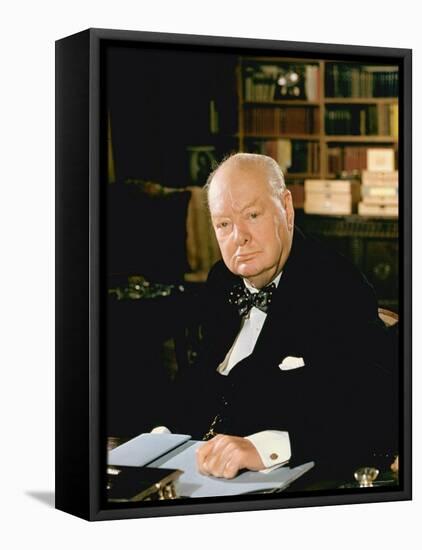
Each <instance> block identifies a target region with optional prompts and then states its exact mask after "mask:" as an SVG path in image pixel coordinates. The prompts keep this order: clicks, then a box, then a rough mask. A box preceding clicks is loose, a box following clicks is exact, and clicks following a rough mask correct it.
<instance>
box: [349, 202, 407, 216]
mask: <svg viewBox="0 0 422 550" xmlns="http://www.w3.org/2000/svg"><path fill="white" fill-rule="evenodd" d="M358 214H359V215H360V216H372V217H376V218H383V217H392V218H397V217H398V215H399V208H398V205H395V206H394V205H383V204H377V205H374V204H366V203H364V202H360V203H359V204H358Z"/></svg>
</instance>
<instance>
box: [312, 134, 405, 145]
mask: <svg viewBox="0 0 422 550" xmlns="http://www.w3.org/2000/svg"><path fill="white" fill-rule="evenodd" d="M321 140H322V141H325V142H327V143H333V142H334V143H388V144H395V143H396V142H397V139H396V138H395V137H393V136H336V135H326V136H325V137H322V138H321Z"/></svg>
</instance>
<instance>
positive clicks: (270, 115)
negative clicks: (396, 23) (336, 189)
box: [237, 57, 398, 183]
mask: <svg viewBox="0 0 422 550" xmlns="http://www.w3.org/2000/svg"><path fill="white" fill-rule="evenodd" d="M237 91H238V100H239V101H238V134H237V138H238V145H239V150H240V151H246V152H258V153H264V154H268V155H269V156H272V157H273V158H275V160H277V161H278V162H279V164H280V166H281V168H282V169H283V171H284V173H285V176H286V181H287V183H289V182H295V183H300V182H301V180H302V181H304V180H305V179H307V178H320V179H333V178H339V177H359V176H360V173H361V172H362V170H364V169H365V162H366V160H365V159H366V150H367V149H368V148H369V147H371V148H372V147H387V148H393V149H394V151H395V155H396V158H397V150H398V67H397V66H390V65H388V66H387V65H375V64H369V63H345V62H340V61H329V60H318V59H304V58H300V59H294V58H281V57H277V58H276V57H274V58H271V57H241V58H239V63H238V67H237Z"/></svg>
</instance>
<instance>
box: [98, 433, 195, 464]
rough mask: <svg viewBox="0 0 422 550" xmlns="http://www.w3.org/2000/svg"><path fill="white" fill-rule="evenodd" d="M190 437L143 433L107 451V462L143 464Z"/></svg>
mask: <svg viewBox="0 0 422 550" xmlns="http://www.w3.org/2000/svg"><path fill="white" fill-rule="evenodd" d="M190 437H191V436H190V435H182V434H156V433H143V434H141V435H138V436H137V437H134V438H133V439H131V440H129V441H127V442H126V443H123V444H122V445H119V446H118V447H116V448H115V449H113V450H111V451H109V453H108V460H107V462H108V464H113V465H114V466H145V465H146V464H148V463H150V462H151V461H152V460H156V459H157V458H159V457H160V456H162V455H164V454H166V453H168V452H169V451H171V450H173V449H175V448H177V447H179V445H182V444H183V443H185V442H186V441H188V440H189V439H190Z"/></svg>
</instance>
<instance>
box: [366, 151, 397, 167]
mask: <svg viewBox="0 0 422 550" xmlns="http://www.w3.org/2000/svg"><path fill="white" fill-rule="evenodd" d="M367 156H368V158H367V170H368V171H369V172H394V149H392V148H384V147H377V148H373V149H371V148H370V149H368V152H367Z"/></svg>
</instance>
